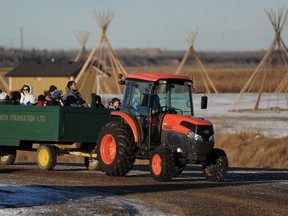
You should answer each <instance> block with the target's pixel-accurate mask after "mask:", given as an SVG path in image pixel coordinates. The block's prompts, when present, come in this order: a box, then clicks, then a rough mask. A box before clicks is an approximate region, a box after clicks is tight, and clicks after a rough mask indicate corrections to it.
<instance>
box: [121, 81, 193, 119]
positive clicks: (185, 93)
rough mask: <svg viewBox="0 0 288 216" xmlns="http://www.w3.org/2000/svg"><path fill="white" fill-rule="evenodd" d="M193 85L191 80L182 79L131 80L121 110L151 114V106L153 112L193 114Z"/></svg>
mask: <svg viewBox="0 0 288 216" xmlns="http://www.w3.org/2000/svg"><path fill="white" fill-rule="evenodd" d="M191 85H192V83H191V82H190V81H186V80H180V79H179V80H175V79H173V80H171V81H170V80H160V81H159V82H156V83H154V82H147V81H139V80H137V81H136V80H129V81H127V82H126V88H125V93H124V95H125V98H124V101H123V104H122V107H121V110H122V111H128V112H131V113H133V115H136V116H149V110H150V108H151V109H152V113H156V112H159V113H172V114H173V113H174V114H176V113H177V114H181V115H187V116H190V115H193V104H192V95H191Z"/></svg>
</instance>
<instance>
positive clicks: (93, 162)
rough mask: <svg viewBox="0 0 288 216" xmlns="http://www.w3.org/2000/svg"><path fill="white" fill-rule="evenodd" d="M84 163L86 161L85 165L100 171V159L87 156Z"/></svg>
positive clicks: (89, 168)
mask: <svg viewBox="0 0 288 216" xmlns="http://www.w3.org/2000/svg"><path fill="white" fill-rule="evenodd" d="M84 163H85V167H86V168H87V169H88V170H95V171H99V170H100V169H99V161H98V160H96V159H95V158H89V157H85V158H84Z"/></svg>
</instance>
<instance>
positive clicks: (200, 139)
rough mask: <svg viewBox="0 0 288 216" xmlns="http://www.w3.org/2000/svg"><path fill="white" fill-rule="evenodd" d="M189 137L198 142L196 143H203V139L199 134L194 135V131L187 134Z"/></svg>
mask: <svg viewBox="0 0 288 216" xmlns="http://www.w3.org/2000/svg"><path fill="white" fill-rule="evenodd" d="M187 137H188V138H190V139H192V140H196V141H203V137H202V136H201V135H199V134H196V133H194V132H193V131H190V132H189V133H188V134H187Z"/></svg>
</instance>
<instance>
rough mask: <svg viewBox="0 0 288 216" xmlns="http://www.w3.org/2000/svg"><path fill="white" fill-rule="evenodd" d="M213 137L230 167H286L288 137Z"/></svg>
mask: <svg viewBox="0 0 288 216" xmlns="http://www.w3.org/2000/svg"><path fill="white" fill-rule="evenodd" d="M215 137H216V145H215V147H216V148H222V149H224V150H225V152H226V153H227V155H228V158H229V166H230V167H255V168H287V167H288V150H287V139H288V137H285V138H281V139H276V138H267V137H264V136H259V135H256V134H252V133H239V134H222V133H217V132H216V134H215ZM57 160H58V162H66V163H83V166H84V158H82V157H76V156H59V157H58V158H57ZM16 162H35V152H25V151H19V152H18V153H17V158H16ZM141 163H143V161H142V162H141ZM144 163H146V162H144Z"/></svg>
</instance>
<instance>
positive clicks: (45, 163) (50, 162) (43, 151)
mask: <svg viewBox="0 0 288 216" xmlns="http://www.w3.org/2000/svg"><path fill="white" fill-rule="evenodd" d="M36 162H37V166H38V168H39V169H42V170H48V171H50V170H53V169H54V167H55V166H56V163H57V153H56V149H55V147H54V146H52V145H40V146H39V148H38V149H37V152H36Z"/></svg>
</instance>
